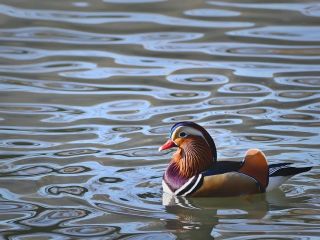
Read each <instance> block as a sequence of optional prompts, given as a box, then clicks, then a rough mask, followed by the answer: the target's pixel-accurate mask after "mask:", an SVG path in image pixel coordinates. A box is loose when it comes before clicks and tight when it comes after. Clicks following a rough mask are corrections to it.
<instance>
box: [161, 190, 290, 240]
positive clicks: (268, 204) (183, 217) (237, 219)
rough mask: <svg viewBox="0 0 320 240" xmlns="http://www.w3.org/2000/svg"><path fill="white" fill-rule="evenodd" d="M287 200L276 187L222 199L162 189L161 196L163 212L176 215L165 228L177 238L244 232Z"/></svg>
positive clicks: (284, 206)
mask: <svg viewBox="0 0 320 240" xmlns="http://www.w3.org/2000/svg"><path fill="white" fill-rule="evenodd" d="M290 201H294V200H290V198H288V197H286V196H285V194H284V193H283V192H282V191H281V190H280V189H277V190H274V191H272V192H271V193H268V194H254V195H244V196H238V197H224V198H186V197H183V196H174V195H172V194H168V193H165V192H164V193H163V195H162V204H163V205H164V207H165V210H166V212H167V213H170V214H174V215H176V216H177V219H167V220H166V225H165V227H166V228H167V229H168V230H169V231H170V232H173V233H174V234H175V235H176V236H177V237H178V239H199V238H200V239H212V237H222V239H224V238H226V237H228V236H229V235H230V237H231V236H234V232H235V231H237V230H238V231H239V230H240V231H241V232H242V233H244V234H246V233H247V232H248V229H247V226H248V225H249V224H259V223H260V222H261V221H263V220H267V219H268V216H269V213H270V212H272V211H275V210H276V211H279V210H282V209H284V210H285V209H287V208H288V206H289V205H290ZM235 226H236V229H235ZM232 229H234V231H233V230H232Z"/></svg>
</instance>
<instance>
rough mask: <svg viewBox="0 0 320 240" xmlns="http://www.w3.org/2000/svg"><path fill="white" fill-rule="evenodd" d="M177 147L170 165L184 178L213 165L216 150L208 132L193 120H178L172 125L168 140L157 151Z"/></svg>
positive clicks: (215, 159)
mask: <svg viewBox="0 0 320 240" xmlns="http://www.w3.org/2000/svg"><path fill="white" fill-rule="evenodd" d="M173 147H177V151H176V152H175V153H174V154H173V156H172V159H171V162H170V167H171V168H174V169H175V170H177V171H178V174H179V175H180V176H181V177H184V178H190V177H192V176H194V175H196V174H198V173H200V172H202V171H204V170H206V169H209V168H211V167H213V166H214V163H215V162H216V161H217V150H216V146H215V144H214V141H213V139H212V137H211V136H210V134H209V133H208V132H207V131H206V130H205V129H204V128H203V127H201V126H200V125H198V124H196V123H194V122H179V123H176V124H175V125H173V127H172V128H171V132H170V138H169V140H168V141H167V142H166V143H165V144H163V145H162V146H161V147H160V148H159V151H163V150H166V149H170V148H173Z"/></svg>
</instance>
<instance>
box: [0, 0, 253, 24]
mask: <svg viewBox="0 0 320 240" xmlns="http://www.w3.org/2000/svg"><path fill="white" fill-rule="evenodd" d="M0 9H1V11H0V13H2V14H4V15H8V16H10V17H15V18H22V19H31V20H46V21H54V22H65V23H73V24H106V23H109V24H110V23H114V22H116V23H121V22H123V23H139V22H143V23H156V24H163V25H169V26H170V25H174V26H189V27H198V28H228V27H230V28H235V27H250V26H253V24H252V23H249V22H228V21H226V22H220V21H219V22H218V21H216V22H214V21H202V20H193V19H186V18H178V17H170V16H166V15H162V14H156V13H138V12H136V13H133V12H77V11H57V10H35V9H22V8H16V7H12V6H9V5H4V4H2V5H1V7H0Z"/></svg>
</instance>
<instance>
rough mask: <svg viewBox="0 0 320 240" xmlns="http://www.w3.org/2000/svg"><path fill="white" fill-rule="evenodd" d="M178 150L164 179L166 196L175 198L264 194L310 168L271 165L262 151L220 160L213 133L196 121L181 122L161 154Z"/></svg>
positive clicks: (249, 151) (163, 185)
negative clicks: (234, 158)
mask: <svg viewBox="0 0 320 240" xmlns="http://www.w3.org/2000/svg"><path fill="white" fill-rule="evenodd" d="M173 147H177V150H176V152H175V153H174V154H173V156H172V159H171V161H170V163H169V166H168V167H167V169H166V171H165V173H164V175H163V180H162V187H163V191H164V192H165V193H169V194H172V195H176V196H192V197H227V196H239V195H245V194H255V193H263V192H266V191H271V190H273V189H275V188H278V187H279V186H280V185H281V184H282V183H283V182H284V181H286V180H287V179H289V178H290V177H292V176H294V175H296V174H298V173H302V172H306V171H309V170H310V169H311V167H300V168H297V167H292V166H291V164H292V163H277V164H270V165H268V162H267V159H266V156H265V155H264V153H263V152H262V151H260V150H259V149H249V150H248V151H247V153H246V154H245V157H244V159H243V160H242V161H240V162H235V161H217V150H216V146H215V143H214V141H213V139H212V137H211V136H210V134H209V133H208V132H207V131H206V130H205V129H204V128H203V127H201V126H200V125H198V124H196V123H194V122H179V123H176V124H174V125H173V127H172V128H171V133H170V138H169V140H168V141H167V142H166V143H165V144H163V145H162V146H161V147H160V148H159V151H163V150H166V149H170V148H173Z"/></svg>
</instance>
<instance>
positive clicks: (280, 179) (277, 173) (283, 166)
mask: <svg viewBox="0 0 320 240" xmlns="http://www.w3.org/2000/svg"><path fill="white" fill-rule="evenodd" d="M290 165H292V163H278V164H270V165H269V184H268V187H267V189H266V191H267V192H269V191H271V190H273V189H275V188H278V187H279V186H280V185H281V184H282V183H284V182H285V181H287V180H288V179H289V178H291V177H292V176H294V175H296V174H299V173H303V172H307V171H309V170H311V168H312V167H291V166H290Z"/></svg>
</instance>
